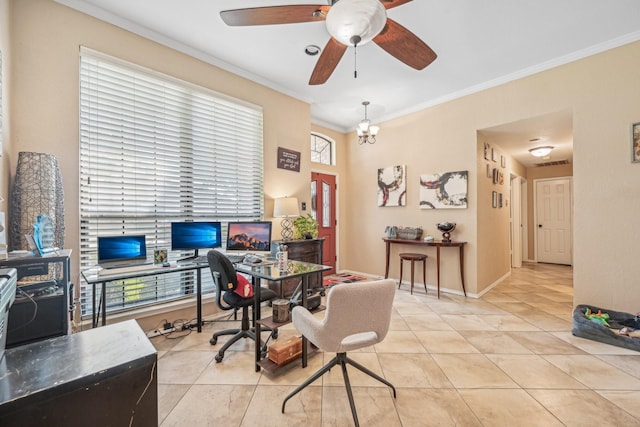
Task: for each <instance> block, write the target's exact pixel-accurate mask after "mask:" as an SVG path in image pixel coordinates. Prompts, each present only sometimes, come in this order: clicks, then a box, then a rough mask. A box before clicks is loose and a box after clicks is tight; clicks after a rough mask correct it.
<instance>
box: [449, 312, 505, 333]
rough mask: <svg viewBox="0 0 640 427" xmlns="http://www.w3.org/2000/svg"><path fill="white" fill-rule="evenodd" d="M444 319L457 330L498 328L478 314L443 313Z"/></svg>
mask: <svg viewBox="0 0 640 427" xmlns="http://www.w3.org/2000/svg"><path fill="white" fill-rule="evenodd" d="M440 317H442V320H443V321H445V322H446V323H447V324H449V325H450V326H451V327H452V328H453V329H455V330H456V331H495V330H496V328H495V327H493V326H491V325H489V324H488V323H486V322H483V321H482V317H481V316H479V315H477V314H460V315H457V314H442V315H440Z"/></svg>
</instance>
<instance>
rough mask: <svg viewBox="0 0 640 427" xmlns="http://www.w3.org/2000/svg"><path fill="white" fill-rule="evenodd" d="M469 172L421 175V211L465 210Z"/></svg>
mask: <svg viewBox="0 0 640 427" xmlns="http://www.w3.org/2000/svg"><path fill="white" fill-rule="evenodd" d="M467 177H468V171H457V172H444V173H436V174H431V175H420V208H421V209H465V208H466V207H467Z"/></svg>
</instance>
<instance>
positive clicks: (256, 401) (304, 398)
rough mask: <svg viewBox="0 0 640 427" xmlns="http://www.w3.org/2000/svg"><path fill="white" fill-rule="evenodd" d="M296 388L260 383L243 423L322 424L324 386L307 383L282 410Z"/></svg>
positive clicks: (271, 426) (272, 426)
mask: <svg viewBox="0 0 640 427" xmlns="http://www.w3.org/2000/svg"><path fill="white" fill-rule="evenodd" d="M293 389H294V388H293V387H289V386H258V387H257V388H256V391H255V393H254V395H253V397H252V398H251V402H250V404H249V408H248V409H247V412H246V414H245V415H244V418H243V420H242V424H241V425H242V426H247V427H254V426H261V427H283V426H287V427H288V426H319V425H321V408H322V388H321V387H307V388H306V389H304V390H303V391H301V392H300V393H298V394H297V395H295V396H294V397H292V398H291V399H289V401H287V406H286V410H285V412H284V413H282V402H283V401H284V399H285V397H286V396H287V395H288V394H289V393H291V392H292V391H293ZM221 425H224V424H221ZM194 427H195V426H194Z"/></svg>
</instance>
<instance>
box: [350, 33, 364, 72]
mask: <svg viewBox="0 0 640 427" xmlns="http://www.w3.org/2000/svg"><path fill="white" fill-rule="evenodd" d="M349 41H350V42H351V43H353V78H354V79H357V78H358V43H360V42H361V41H362V39H361V38H360V36H358V35H355V36H351V38H350V39H349Z"/></svg>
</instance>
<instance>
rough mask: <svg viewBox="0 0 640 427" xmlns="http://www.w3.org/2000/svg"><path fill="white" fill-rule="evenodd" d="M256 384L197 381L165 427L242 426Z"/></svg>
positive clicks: (164, 424) (168, 419) (179, 403)
mask: <svg viewBox="0 0 640 427" xmlns="http://www.w3.org/2000/svg"><path fill="white" fill-rule="evenodd" d="M254 390H255V386H242V385H235V386H234V385H208V384H207V385H193V386H192V387H191V388H190V389H189V391H188V392H187V393H186V394H185V396H184V397H183V398H182V399H181V400H180V402H178V404H177V405H176V407H175V409H174V410H173V411H171V413H170V414H169V415H168V416H167V417H166V418H165V420H164V422H163V423H162V424H161V427H174V426H175V427H184V426H192V427H195V426H198V427H209V426H211V427H218V426H239V425H240V423H241V422H242V418H243V417H244V414H245V411H246V410H247V407H248V406H249V402H250V401H251V397H252V395H253V393H254Z"/></svg>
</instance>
